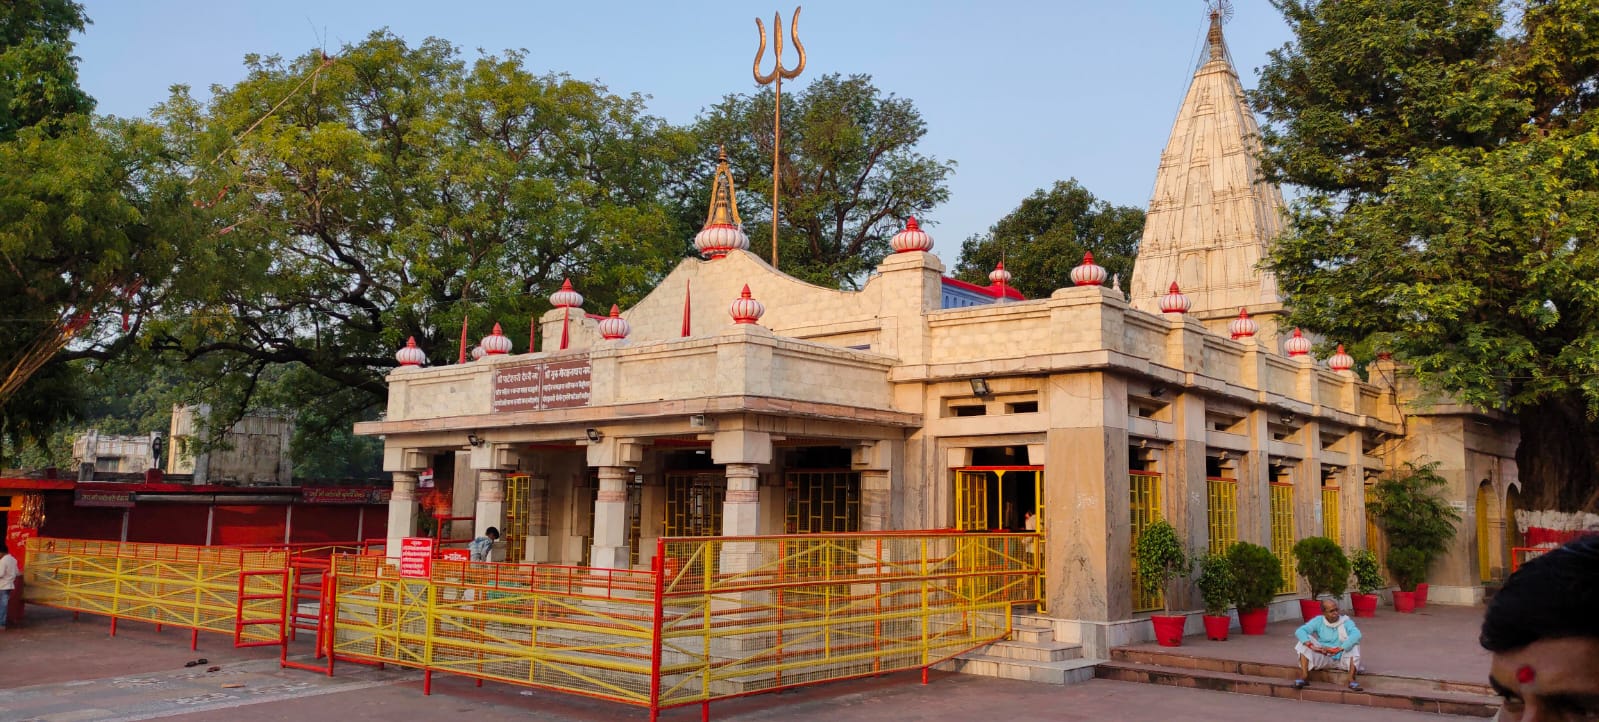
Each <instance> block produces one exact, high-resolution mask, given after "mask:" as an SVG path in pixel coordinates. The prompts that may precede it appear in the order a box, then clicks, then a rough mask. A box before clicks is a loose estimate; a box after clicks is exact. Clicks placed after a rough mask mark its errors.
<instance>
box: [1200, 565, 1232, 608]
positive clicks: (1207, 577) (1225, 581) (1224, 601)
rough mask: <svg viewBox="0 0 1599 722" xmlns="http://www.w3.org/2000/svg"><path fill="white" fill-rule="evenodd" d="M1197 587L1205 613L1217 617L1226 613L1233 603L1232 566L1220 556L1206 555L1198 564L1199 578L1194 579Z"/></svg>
mask: <svg viewBox="0 0 1599 722" xmlns="http://www.w3.org/2000/svg"><path fill="white" fill-rule="evenodd" d="M1194 584H1196V585H1198V586H1199V596H1200V597H1202V598H1203V599H1204V601H1205V613H1206V614H1209V615H1210V616H1212V617H1219V616H1221V615H1223V614H1226V613H1227V608H1228V607H1230V606H1232V603H1233V594H1234V592H1233V586H1234V581H1233V564H1232V562H1230V561H1228V560H1227V557H1226V556H1225V555H1222V554H1206V555H1205V558H1204V559H1202V560H1200V562H1199V576H1198V577H1197V578H1195V579H1194Z"/></svg>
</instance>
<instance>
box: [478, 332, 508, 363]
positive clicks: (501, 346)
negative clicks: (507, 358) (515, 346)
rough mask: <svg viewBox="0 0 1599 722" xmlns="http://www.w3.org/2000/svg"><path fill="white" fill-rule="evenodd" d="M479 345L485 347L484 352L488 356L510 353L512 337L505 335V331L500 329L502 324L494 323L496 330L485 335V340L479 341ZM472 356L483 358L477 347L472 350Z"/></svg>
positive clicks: (481, 347)
mask: <svg viewBox="0 0 1599 722" xmlns="http://www.w3.org/2000/svg"><path fill="white" fill-rule="evenodd" d="M477 347H478V348H479V349H483V354H484V355H486V356H499V355H502V354H508V353H510V352H511V339H509V338H506V337H505V332H504V331H502V330H500V324H497V323H496V324H494V330H493V331H490V332H489V335H487V336H484V337H483V340H482V341H479V342H478V344H477ZM472 358H474V359H477V358H481V357H480V356H478V353H477V349H473V350H472Z"/></svg>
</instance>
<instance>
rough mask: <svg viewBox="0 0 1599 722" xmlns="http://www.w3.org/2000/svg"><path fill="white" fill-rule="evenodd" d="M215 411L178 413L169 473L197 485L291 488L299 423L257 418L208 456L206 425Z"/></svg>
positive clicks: (242, 422)
mask: <svg viewBox="0 0 1599 722" xmlns="http://www.w3.org/2000/svg"><path fill="white" fill-rule="evenodd" d="M210 411H211V410H210V407H209V406H207V405H205V404H200V405H198V406H177V405H174V406H173V407H172V427H171V436H172V441H171V443H170V444H168V445H167V469H166V470H167V473H168V474H190V475H193V483H195V484H223V483H237V484H246V485H252V486H260V485H271V484H282V485H288V484H290V483H291V482H292V481H293V478H294V459H293V457H292V456H291V455H290V453H289V442H290V441H291V440H292V439H293V438H294V422H293V421H292V420H290V419H288V418H287V417H284V416H281V415H277V414H267V413H252V414H248V415H246V416H245V417H244V418H242V419H239V421H238V423H235V424H234V425H233V426H232V427H231V428H229V429H228V430H227V432H226V433H224V434H223V436H222V443H221V444H220V445H218V446H217V447H216V448H213V449H211V450H208V451H202V450H201V448H202V446H203V444H204V438H205V435H206V429H205V428H204V419H205V417H206V416H207V415H208V414H210Z"/></svg>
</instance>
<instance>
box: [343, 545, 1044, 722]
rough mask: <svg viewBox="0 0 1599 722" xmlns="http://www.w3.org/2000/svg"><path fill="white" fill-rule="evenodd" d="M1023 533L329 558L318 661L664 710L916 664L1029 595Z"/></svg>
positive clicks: (960, 645) (985, 634)
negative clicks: (634, 566) (585, 562)
mask: <svg viewBox="0 0 1599 722" xmlns="http://www.w3.org/2000/svg"><path fill="white" fill-rule="evenodd" d="M1037 542H1038V535H1036V534H961V533H941V532H884V533H859V534H805V535H788V536H763V537H704V538H678V539H662V540H660V541H659V542H658V545H657V548H656V557H655V558H656V559H657V560H658V563H657V565H656V569H657V571H628V570H606V569H594V568H588V567H567V566H554V565H525V564H486V563H473V562H443V561H435V562H434V563H433V567H432V571H431V575H430V576H429V577H427V578H406V577H401V576H399V574H398V570H397V568H396V567H394V566H393V565H392V564H390V563H389V562H387V561H386V560H384V559H380V558H375V557H371V556H364V557H363V556H339V557H336V558H335V560H334V562H333V569H332V574H331V576H330V578H331V582H330V584H331V587H330V588H329V591H328V599H329V601H330V606H331V608H332V612H331V613H330V614H327V615H326V625H327V628H324V630H323V634H324V636H325V638H327V639H329V640H331V651H332V654H333V659H334V660H340V661H343V660H351V661H360V662H367V663H387V664H397V665H402V666H407V667H414V668H417V669H421V670H423V671H424V679H425V681H424V691H431V682H432V676H433V673H434V672H442V673H449V674H458V675H464V676H467V677H472V678H475V679H477V680H479V682H480V683H481V681H482V680H495V681H500V682H506V683H511V684H518V685H525V686H531V687H540V688H547V689H554V690H560V691H565V692H571V693H576V694H582V695H588V696H592V697H598V698H603V699H607V700H611V701H615V702H620V703H624V704H630V705H637V706H641V707H647V708H649V709H650V710H651V711H652V717H653V716H654V714H655V713H658V712H659V711H660V710H662V709H667V708H672V707H679V706H683V705H690V704H701V705H706V706H708V705H709V703H710V702H711V701H713V700H717V699H726V698H730V697H738V696H743V695H749V694H758V693H762V692H770V691H775V690H779V689H784V688H788V687H795V686H800V685H805V684H814V683H819V682H825V681H832V680H840V679H848V678H852V677H859V676H864V675H873V674H883V673H887V672H894V671H900V670H910V669H922V670H923V673H924V678H925V672H926V670H927V668H929V667H931V666H933V665H935V664H937V663H939V662H942V661H944V660H946V659H949V658H951V657H954V656H955V655H957V654H960V653H962V652H965V651H968V650H971V649H973V648H976V647H980V646H982V645H985V644H989V643H992V642H995V641H998V640H1000V639H1003V638H1005V636H1006V635H1008V634H1009V632H1010V622H1011V619H1010V611H1011V608H1012V606H1013V605H1015V604H1023V603H1036V602H1037V578H1038V576H1039V573H1038V567H1037V562H1036V558H1037V557H1036V555H1035V548H1036V544H1037Z"/></svg>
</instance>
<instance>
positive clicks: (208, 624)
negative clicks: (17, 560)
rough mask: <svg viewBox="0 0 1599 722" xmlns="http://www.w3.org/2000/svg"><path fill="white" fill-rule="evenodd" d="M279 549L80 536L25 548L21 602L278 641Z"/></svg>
mask: <svg viewBox="0 0 1599 722" xmlns="http://www.w3.org/2000/svg"><path fill="white" fill-rule="evenodd" d="M289 556H290V553H289V551H287V550H286V549H283V548H258V549H251V548H239V547H202V546H189V545H182V544H141V543H132V542H114V541H90V540H80V539H51V538H47V537H41V538H38V539H34V540H32V541H30V542H29V543H28V546H27V567H26V568H27V572H26V574H27V577H26V580H27V585H26V586H27V597H28V599H27V601H28V603H29V604H39V605H44V606H49V607H57V608H60V609H66V610H71V611H73V612H83V613H88V614H98V615H102V616H106V617H110V618H111V633H112V634H113V635H115V634H116V625H117V621H118V620H122V619H126V620H136V621H141V622H149V623H152V624H156V625H158V626H160V625H165V626H173V627H181V628H185V629H190V630H193V632H194V633H195V636H194V637H191V639H190V647H191V648H192V647H193V646H194V645H195V642H196V638H197V636H198V634H199V632H201V631H207V632H216V633H219V634H227V635H231V636H232V637H233V638H234V644H235V645H236V646H251V645H277V644H281V643H282V641H283V640H282V636H283V621H284V612H285V609H284V605H285V596H286V591H287V575H288V568H289V564H288V559H289Z"/></svg>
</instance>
